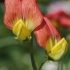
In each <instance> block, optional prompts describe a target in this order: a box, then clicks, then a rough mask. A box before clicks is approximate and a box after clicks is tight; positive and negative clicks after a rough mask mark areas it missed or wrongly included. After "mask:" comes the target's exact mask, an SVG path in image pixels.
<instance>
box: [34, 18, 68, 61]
mask: <svg viewBox="0 0 70 70" xmlns="http://www.w3.org/2000/svg"><path fill="white" fill-rule="evenodd" d="M34 34H35V37H36V40H37V42H38V44H39V45H40V46H41V47H42V48H44V49H45V50H46V53H47V55H48V57H50V58H52V59H53V60H59V59H60V58H61V57H62V55H64V53H65V52H66V50H67V41H66V40H65V38H62V39H61V37H60V35H59V33H58V31H57V30H56V29H55V28H54V26H53V24H52V23H51V22H50V21H49V20H48V19H47V18H46V17H44V21H43V23H42V24H41V25H40V26H38V27H37V28H36V29H35V30H34Z"/></svg>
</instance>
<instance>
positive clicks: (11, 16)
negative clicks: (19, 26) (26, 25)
mask: <svg viewBox="0 0 70 70" xmlns="http://www.w3.org/2000/svg"><path fill="white" fill-rule="evenodd" d="M21 17H22V16H21V0H5V15H4V24H5V25H6V26H7V28H9V29H11V30H12V28H13V25H14V23H15V22H16V21H17V20H18V19H20V18H21Z"/></svg>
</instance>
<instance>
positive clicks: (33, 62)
mask: <svg viewBox="0 0 70 70" xmlns="http://www.w3.org/2000/svg"><path fill="white" fill-rule="evenodd" d="M31 37H32V38H30V39H29V48H30V57H31V62H32V67H33V70H37V66H36V64H35V60H34V54H33V34H31Z"/></svg>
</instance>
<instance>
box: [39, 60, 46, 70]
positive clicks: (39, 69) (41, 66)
mask: <svg viewBox="0 0 70 70" xmlns="http://www.w3.org/2000/svg"><path fill="white" fill-rule="evenodd" d="M45 61H46V60H44V61H43V62H42V63H41V65H40V67H39V70H41V68H42V66H43V64H44V63H45Z"/></svg>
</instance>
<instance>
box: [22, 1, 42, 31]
mask: <svg viewBox="0 0 70 70" xmlns="http://www.w3.org/2000/svg"><path fill="white" fill-rule="evenodd" d="M22 11H23V12H22V13H23V20H25V21H26V24H27V27H28V28H29V29H30V30H33V29H35V28H36V27H37V26H38V25H40V24H41V22H42V19H43V16H42V14H41V12H40V11H39V9H38V6H37V4H36V0H22Z"/></svg>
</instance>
